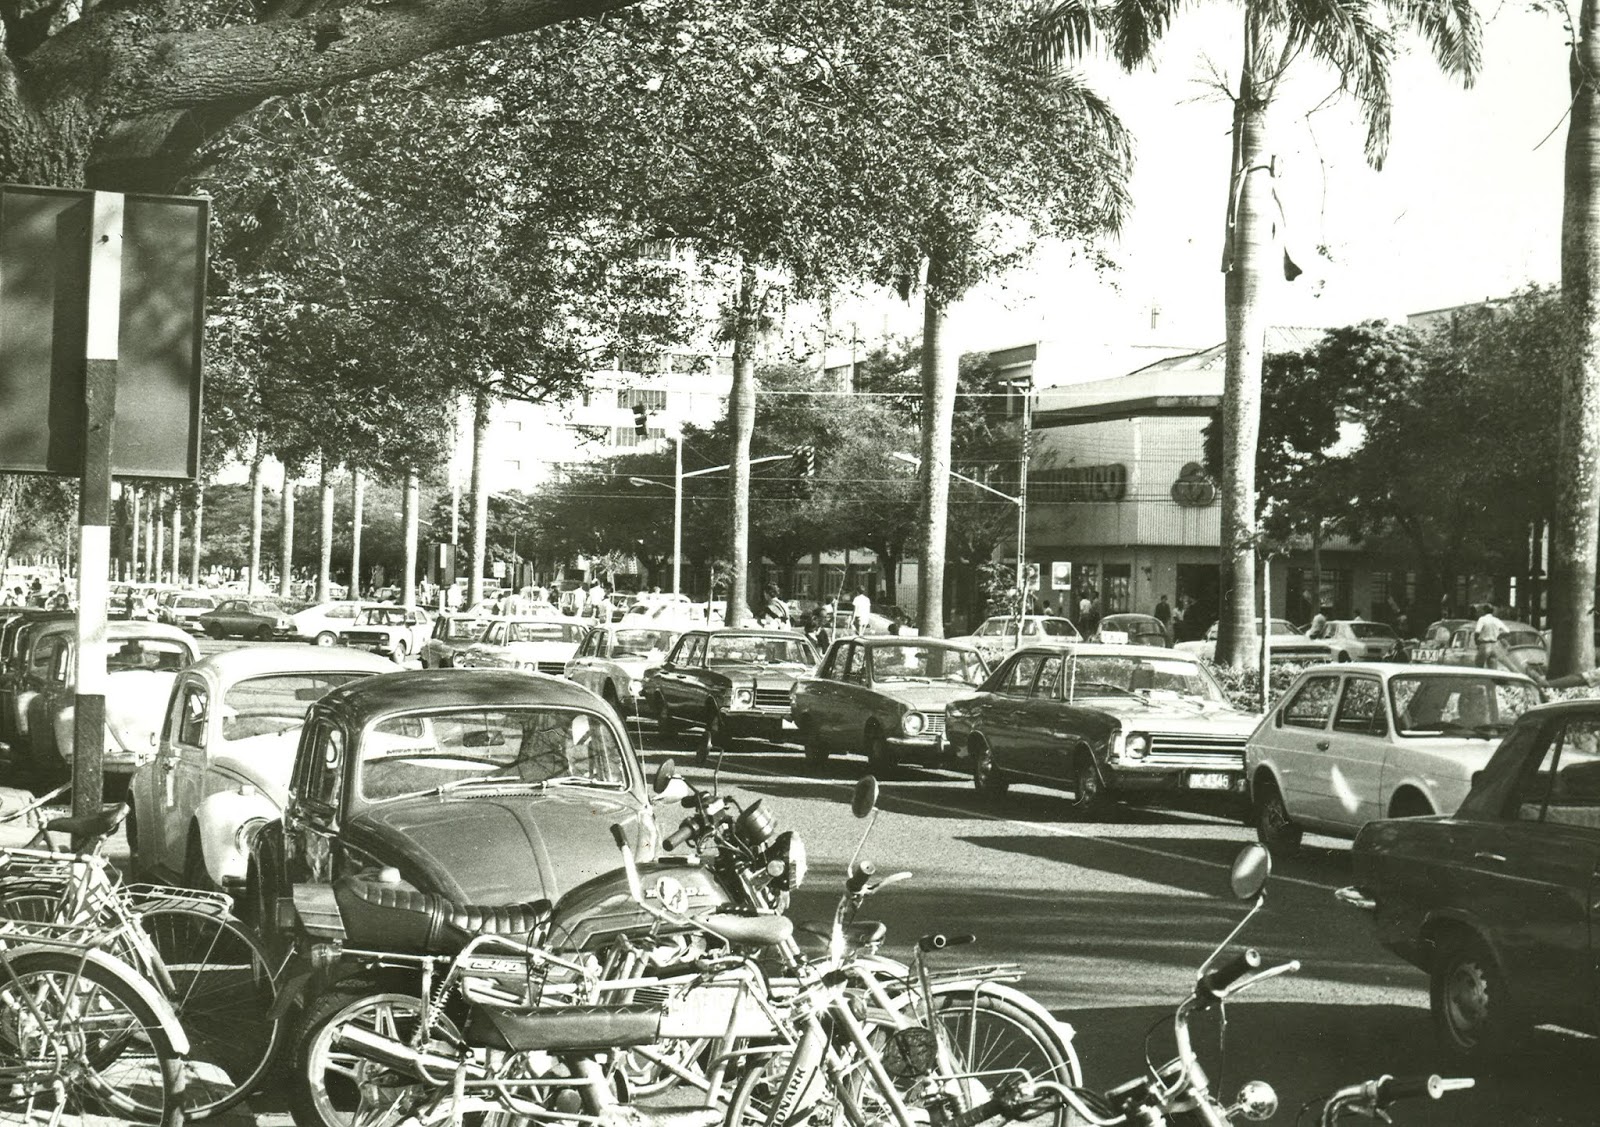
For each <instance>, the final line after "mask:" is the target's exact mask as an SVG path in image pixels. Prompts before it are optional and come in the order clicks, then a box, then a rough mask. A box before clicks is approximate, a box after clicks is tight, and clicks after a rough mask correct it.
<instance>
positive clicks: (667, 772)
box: [655, 759, 678, 794]
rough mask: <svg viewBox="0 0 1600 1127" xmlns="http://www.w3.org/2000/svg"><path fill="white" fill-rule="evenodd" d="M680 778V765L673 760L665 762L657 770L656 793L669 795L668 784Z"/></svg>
mask: <svg viewBox="0 0 1600 1127" xmlns="http://www.w3.org/2000/svg"><path fill="white" fill-rule="evenodd" d="M677 777H678V765H677V764H676V763H674V762H673V761H672V760H670V759H668V760H665V761H664V762H663V763H662V764H661V766H659V767H657V768H656V777H655V791H656V793H657V794H666V793H667V784H668V783H670V782H672V780H673V779H675V778H677Z"/></svg>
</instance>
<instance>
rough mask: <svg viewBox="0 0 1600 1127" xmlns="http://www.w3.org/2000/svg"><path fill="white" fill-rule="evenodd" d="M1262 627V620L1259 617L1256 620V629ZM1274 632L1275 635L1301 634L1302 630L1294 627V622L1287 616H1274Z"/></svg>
mask: <svg viewBox="0 0 1600 1127" xmlns="http://www.w3.org/2000/svg"><path fill="white" fill-rule="evenodd" d="M1260 628H1261V620H1260V619H1257V620H1256V629H1258V630H1259V629H1260ZM1272 633H1273V635H1274V636H1277V635H1279V634H1294V635H1299V633H1300V631H1298V630H1296V629H1295V628H1294V623H1292V622H1290V621H1289V620H1288V619H1287V618H1274V619H1273V620H1272Z"/></svg>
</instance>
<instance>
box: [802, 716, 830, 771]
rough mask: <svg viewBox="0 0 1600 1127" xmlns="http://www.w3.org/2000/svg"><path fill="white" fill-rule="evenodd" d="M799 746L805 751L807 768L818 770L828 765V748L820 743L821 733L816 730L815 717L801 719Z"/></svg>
mask: <svg viewBox="0 0 1600 1127" xmlns="http://www.w3.org/2000/svg"><path fill="white" fill-rule="evenodd" d="M800 746H801V747H803V748H805V750H806V765H807V766H808V767H811V768H813V769H817V770H820V769H821V768H823V767H826V766H827V765H828V748H827V745H826V744H824V743H823V742H822V733H821V732H820V731H819V730H818V728H817V721H816V718H815V717H812V716H804V717H801V719H800Z"/></svg>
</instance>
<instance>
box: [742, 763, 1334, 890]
mask: <svg viewBox="0 0 1600 1127" xmlns="http://www.w3.org/2000/svg"><path fill="white" fill-rule="evenodd" d="M739 769H740V770H743V771H749V772H751V773H753V774H757V775H765V776H766V777H768V778H771V779H790V778H794V777H795V776H793V775H788V774H784V773H783V772H781V771H768V770H765V769H763V768H761V767H750V766H745V765H743V764H741V765H740V768H739ZM816 781H817V782H818V783H821V784H822V785H824V786H831V787H837V788H839V789H840V790H850V789H853V788H854V786H855V784H854V783H842V782H832V781H830V780H827V779H818V780H816ZM895 799H896V801H899V802H904V803H906V804H908V805H910V806H920V807H922V808H923V809H924V810H932V811H933V812H934V813H936V814H939V815H941V816H943V817H946V818H948V817H949V816H950V807H948V806H936V805H934V804H933V803H931V802H924V801H923V800H921V799H918V798H911V797H910V796H908V795H907V794H906V793H905V792H904V791H898V790H897V791H896V792H895ZM971 816H972V817H974V818H978V819H981V820H983V821H986V822H998V823H1000V824H1001V825H1004V826H1012V827H1014V828H1016V829H1019V830H1024V831H1028V832H1042V833H1045V834H1048V835H1049V836H1051V837H1065V838H1077V839H1078V840H1080V841H1092V842H1096V843H1098V844H1101V845H1115V846H1118V847H1120V848H1122V849H1127V850H1130V851H1132V852H1134V853H1148V854H1150V855H1151V856H1153V857H1165V858H1167V859H1168V860H1172V861H1187V862H1189V863H1190V864H1192V865H1204V866H1206V868H1208V869H1222V870H1224V871H1226V870H1228V869H1230V868H1231V867H1232V866H1230V865H1224V864H1223V863H1222V862H1221V861H1207V860H1205V859H1204V858H1201V857H1192V856H1190V855H1189V854H1187V853H1177V852H1174V851H1173V850H1170V849H1158V848H1156V847H1155V846H1153V845H1138V844H1135V843H1134V842H1131V841H1121V840H1119V839H1117V838H1114V837H1096V836H1095V835H1094V834H1088V833H1082V832H1080V831H1077V830H1073V829H1070V828H1068V827H1066V826H1062V825H1059V824H1057V823H1053V822H1020V821H1018V820H1016V819H1015V818H1002V817H1001V816H1000V815H998V814H989V813H986V812H984V811H982V810H974V811H972V812H971ZM1272 883H1274V884H1278V883H1286V884H1297V885H1300V886H1301V887H1304V888H1314V889H1316V890H1318V891H1319V892H1336V891H1338V889H1339V888H1340V886H1339V885H1336V884H1323V883H1322V882H1321V881H1315V880H1308V879H1306V878H1305V877H1291V876H1282V875H1279V874H1277V873H1274V874H1273V876H1272Z"/></svg>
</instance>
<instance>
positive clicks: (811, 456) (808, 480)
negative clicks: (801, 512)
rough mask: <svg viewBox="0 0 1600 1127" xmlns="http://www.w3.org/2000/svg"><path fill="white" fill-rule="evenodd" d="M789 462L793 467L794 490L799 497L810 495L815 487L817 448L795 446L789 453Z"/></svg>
mask: <svg viewBox="0 0 1600 1127" xmlns="http://www.w3.org/2000/svg"><path fill="white" fill-rule="evenodd" d="M790 464H791V465H792V466H793V467H794V479H795V492H796V493H797V494H798V495H799V496H801V497H810V496H811V494H812V493H813V492H814V491H815V489H816V487H817V480H816V479H817V448H816V447H815V446H796V447H795V448H794V450H793V452H792V453H791V455H790Z"/></svg>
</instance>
